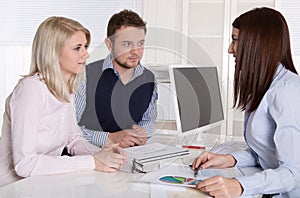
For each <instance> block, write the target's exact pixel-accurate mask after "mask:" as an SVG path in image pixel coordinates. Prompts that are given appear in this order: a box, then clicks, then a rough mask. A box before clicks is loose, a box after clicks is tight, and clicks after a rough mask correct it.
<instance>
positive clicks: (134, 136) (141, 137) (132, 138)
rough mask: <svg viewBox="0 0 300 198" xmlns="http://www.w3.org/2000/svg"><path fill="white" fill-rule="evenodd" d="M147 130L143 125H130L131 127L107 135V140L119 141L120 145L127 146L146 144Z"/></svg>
mask: <svg viewBox="0 0 300 198" xmlns="http://www.w3.org/2000/svg"><path fill="white" fill-rule="evenodd" d="M147 140H148V138H147V132H146V130H145V129H144V128H143V127H140V126H138V125H135V124H134V125H132V128H131V129H126V130H122V131H118V132H114V133H110V134H109V135H108V141H111V142H112V143H119V145H120V147H123V148H128V147H130V146H136V145H144V144H146V142H147Z"/></svg>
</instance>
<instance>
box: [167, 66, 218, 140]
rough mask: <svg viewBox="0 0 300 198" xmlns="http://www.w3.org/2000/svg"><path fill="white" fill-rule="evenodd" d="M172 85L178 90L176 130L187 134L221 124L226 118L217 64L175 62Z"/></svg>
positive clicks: (171, 68)
mask: <svg viewBox="0 0 300 198" xmlns="http://www.w3.org/2000/svg"><path fill="white" fill-rule="evenodd" d="M170 80H171V86H172V88H173V89H174V91H175V97H176V98H175V101H174V104H175V114H176V115H175V116H176V125H177V130H178V131H180V132H181V134H183V135H188V134H191V133H195V132H200V131H203V130H208V129H210V128H211V127H213V126H215V125H218V124H219V125H220V124H221V122H222V121H223V120H224V114H223V107H222V99H221V93H220V86H219V80H218V73H217V68H216V67H204V66H203V67H202V66H201V67H200V66H199V67H197V66H189V65H173V66H171V67H170Z"/></svg>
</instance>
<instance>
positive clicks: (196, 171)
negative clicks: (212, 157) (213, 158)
mask: <svg viewBox="0 0 300 198" xmlns="http://www.w3.org/2000/svg"><path fill="white" fill-rule="evenodd" d="M189 166H190V167H191V168H193V165H189ZM199 167H200V165H199V166H198V167H197V168H195V169H194V177H197V176H198V171H199Z"/></svg>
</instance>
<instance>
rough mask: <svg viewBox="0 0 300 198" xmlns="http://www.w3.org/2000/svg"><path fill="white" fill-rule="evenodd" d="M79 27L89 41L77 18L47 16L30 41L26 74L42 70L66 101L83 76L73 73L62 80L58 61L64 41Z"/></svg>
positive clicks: (54, 88) (55, 94)
mask: <svg viewBox="0 0 300 198" xmlns="http://www.w3.org/2000/svg"><path fill="white" fill-rule="evenodd" d="M78 31H82V32H84V33H85V35H86V39H87V44H88V45H89V44H90V39H91V38H90V32H89V30H87V29H86V28H85V27H83V26H82V25H81V24H80V23H79V22H78V21H74V20H72V19H69V18H65V17H49V18H48V19H46V20H45V21H44V22H42V23H41V24H40V26H39V27H38V29H37V32H36V34H35V36H34V40H33V44H32V56H31V66H30V73H29V74H28V75H27V76H32V75H35V74H36V73H41V74H42V77H43V80H44V82H45V83H46V85H47V87H48V89H49V90H50V91H51V92H52V94H53V95H54V96H55V97H56V98H57V99H58V100H61V101H66V102H69V96H70V94H71V93H74V91H75V90H76V88H77V87H78V86H79V84H80V82H81V81H82V79H83V78H84V75H83V74H76V75H75V74H73V75H72V76H71V78H70V79H69V81H68V83H66V82H65V80H64V77H63V74H62V72H61V69H60V65H59V58H60V55H61V52H62V50H63V48H64V46H65V44H66V42H67V41H68V40H69V39H70V38H71V37H72V36H73V35H74V33H75V32H78Z"/></svg>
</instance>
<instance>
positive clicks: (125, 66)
mask: <svg viewBox="0 0 300 198" xmlns="http://www.w3.org/2000/svg"><path fill="white" fill-rule="evenodd" d="M114 60H115V61H116V63H118V65H120V66H121V67H123V68H125V69H131V68H132V67H131V66H130V65H128V64H127V63H126V62H124V63H121V62H120V61H119V60H118V58H115V59H114ZM138 64H140V61H139V62H138ZM138 64H137V65H138ZM137 65H136V66H137ZM136 66H134V67H136Z"/></svg>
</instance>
